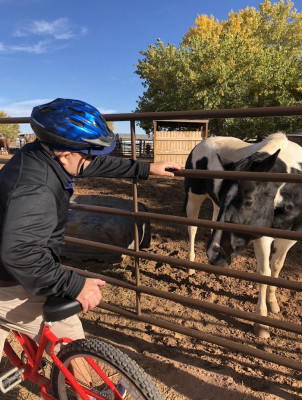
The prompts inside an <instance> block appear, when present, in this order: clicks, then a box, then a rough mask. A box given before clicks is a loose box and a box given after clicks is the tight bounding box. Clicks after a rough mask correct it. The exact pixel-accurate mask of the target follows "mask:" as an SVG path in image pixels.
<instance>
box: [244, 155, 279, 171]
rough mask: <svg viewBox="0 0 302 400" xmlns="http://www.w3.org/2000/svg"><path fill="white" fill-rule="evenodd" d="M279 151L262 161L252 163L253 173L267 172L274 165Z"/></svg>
mask: <svg viewBox="0 0 302 400" xmlns="http://www.w3.org/2000/svg"><path fill="white" fill-rule="evenodd" d="M280 151H281V149H279V150H277V151H276V152H275V153H274V154H271V155H269V156H267V157H265V158H263V159H262V160H258V161H257V162H254V163H253V165H252V166H251V171H253V172H269V171H270V170H271V169H272V168H273V167H274V165H275V163H276V161H277V158H278V156H279V153H280Z"/></svg>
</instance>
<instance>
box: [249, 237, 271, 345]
mask: <svg viewBox="0 0 302 400" xmlns="http://www.w3.org/2000/svg"><path fill="white" fill-rule="evenodd" d="M272 241H273V239H272V238H269V237H266V236H263V237H261V238H260V239H257V240H254V243H253V244H254V251H255V256H256V260H257V273H258V274H261V275H266V276H271V269H270V263H269V257H270V251H271V244H272ZM266 291H267V285H265V284H263V283H260V284H259V297H258V302H257V307H256V312H257V313H258V314H260V315H261V316H263V317H266V316H267V306H266ZM254 332H255V335H257V336H259V337H261V338H264V339H267V338H269V336H270V334H269V331H268V327H267V326H266V325H262V324H258V323H255V325H254Z"/></svg>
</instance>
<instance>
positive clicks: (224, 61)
mask: <svg viewBox="0 0 302 400" xmlns="http://www.w3.org/2000/svg"><path fill="white" fill-rule="evenodd" d="M301 41H302V13H298V12H297V11H296V10H295V9H293V3H292V2H290V1H287V2H286V3H284V2H283V0H281V1H279V2H278V3H274V4H271V2H270V0H264V2H263V3H261V4H260V5H259V10H256V9H255V8H253V7H251V8H249V7H247V8H246V9H244V10H240V11H238V12H237V13H234V12H230V13H229V15H228V20H227V21H221V22H219V21H218V20H215V18H214V17H213V16H211V17H210V18H208V17H207V16H205V15H201V16H198V18H197V19H196V20H195V25H194V26H193V27H190V28H189V30H188V32H187V33H186V34H185V36H184V37H183V41H182V43H180V45H179V46H178V47H176V46H174V45H172V44H168V45H165V44H164V43H163V42H162V41H160V40H158V41H157V42H156V44H155V45H149V47H148V49H147V50H146V51H142V52H141V55H142V56H143V58H142V59H140V60H139V61H138V65H137V70H136V73H137V74H138V75H139V76H140V77H141V79H142V80H143V86H144V88H145V91H144V93H143V95H142V96H141V97H140V98H139V100H138V107H137V111H169V110H197V109H214V108H221V109H223V108H237V107H266V106H289V105H300V104H301V100H302V59H301V44H300V43H301ZM141 126H142V127H143V128H144V129H146V130H147V132H151V131H152V127H151V126H150V125H148V123H141ZM301 126H302V119H301V118H298V117H297V118H278V117H276V118H238V119H219V120H212V121H210V130H211V132H212V133H213V134H216V135H232V136H237V137H241V138H251V137H263V136H266V135H267V134H269V133H271V132H274V131H277V130H285V131H291V130H293V129H295V128H297V127H301Z"/></svg>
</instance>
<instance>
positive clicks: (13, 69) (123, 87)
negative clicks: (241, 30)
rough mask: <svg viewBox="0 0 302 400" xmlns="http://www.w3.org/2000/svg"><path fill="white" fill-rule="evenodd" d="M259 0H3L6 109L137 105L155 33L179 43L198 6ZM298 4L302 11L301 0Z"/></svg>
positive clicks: (0, 29) (224, 10)
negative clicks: (76, 103) (141, 62)
mask: <svg viewBox="0 0 302 400" xmlns="http://www.w3.org/2000/svg"><path fill="white" fill-rule="evenodd" d="M260 2H261V1H255V0H228V1H225V0H211V1H209V0H186V1H184V0H148V1H147V0H107V1H103V0H86V1H79V0H0V110H3V111H5V112H6V113H8V114H9V115H11V116H19V117H21V116H29V115H30V113H31V109H32V107H34V106H35V105H38V104H43V103H46V102H48V101H51V100H53V99H55V98H57V97H66V98H75V99H80V100H84V101H86V102H88V103H90V104H92V105H94V106H95V107H97V108H98V109H99V110H100V111H101V112H104V113H126V112H132V111H134V109H135V107H136V101H137V100H138V97H139V96H140V95H141V94H142V93H143V87H142V84H141V81H140V79H139V77H138V75H136V74H135V73H134V71H135V64H137V62H138V59H139V58H140V54H139V52H140V51H141V50H146V49H147V46H148V44H154V43H155V42H156V40H157V38H160V39H161V40H162V41H163V42H165V43H168V42H169V43H173V44H175V45H178V44H179V43H180V42H181V40H182V36H183V35H184V34H185V33H186V32H187V30H188V28H189V27H190V26H193V25H194V21H195V18H196V17H197V15H198V14H206V15H208V16H210V15H211V14H212V15H214V17H215V18H217V19H219V20H223V19H227V15H228V13H229V11H230V10H233V11H235V12H236V11H238V10H240V9H243V8H246V7H247V6H249V7H256V8H257V7H258V5H259V3H260ZM294 4H295V8H297V10H298V11H302V0H296V1H295V2H294ZM21 128H22V132H23V133H26V132H30V127H29V125H22V126H21ZM115 131H116V132H119V133H127V132H128V131H129V123H127V122H126V123H118V122H116V123H115ZM137 132H138V133H141V131H140V130H139V129H138V131H137Z"/></svg>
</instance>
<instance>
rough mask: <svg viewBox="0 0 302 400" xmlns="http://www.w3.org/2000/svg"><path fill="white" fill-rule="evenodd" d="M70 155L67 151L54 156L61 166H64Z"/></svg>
mask: <svg viewBox="0 0 302 400" xmlns="http://www.w3.org/2000/svg"><path fill="white" fill-rule="evenodd" d="M70 154H71V153H70V152H69V151H63V152H61V153H59V154H57V155H56V156H57V158H58V160H59V161H60V163H61V164H62V165H66V164H67V163H68V160H69V156H70Z"/></svg>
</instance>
